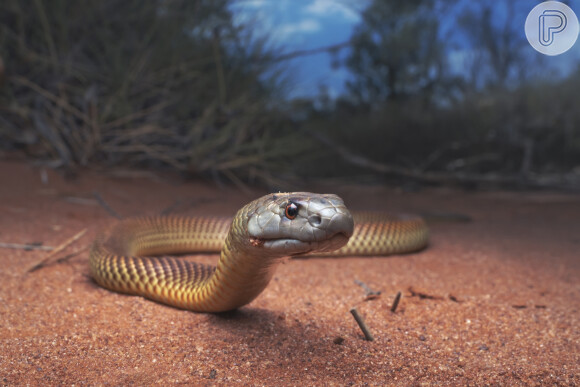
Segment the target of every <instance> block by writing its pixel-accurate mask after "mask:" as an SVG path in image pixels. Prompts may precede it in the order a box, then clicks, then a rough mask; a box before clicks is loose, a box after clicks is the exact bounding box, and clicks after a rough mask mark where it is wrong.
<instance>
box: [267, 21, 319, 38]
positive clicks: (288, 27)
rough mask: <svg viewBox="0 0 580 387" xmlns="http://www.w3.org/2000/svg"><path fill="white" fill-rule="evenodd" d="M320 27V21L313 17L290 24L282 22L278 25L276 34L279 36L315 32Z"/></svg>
mask: <svg viewBox="0 0 580 387" xmlns="http://www.w3.org/2000/svg"><path fill="white" fill-rule="evenodd" d="M321 28H322V26H321V25H320V23H319V22H318V21H317V20H314V19H304V20H301V21H299V22H298V23H292V24H283V25H281V26H280V27H278V31H276V33H277V34H279V35H280V36H288V35H293V34H300V33H302V34H304V33H312V32H317V31H319V30H320V29H321Z"/></svg>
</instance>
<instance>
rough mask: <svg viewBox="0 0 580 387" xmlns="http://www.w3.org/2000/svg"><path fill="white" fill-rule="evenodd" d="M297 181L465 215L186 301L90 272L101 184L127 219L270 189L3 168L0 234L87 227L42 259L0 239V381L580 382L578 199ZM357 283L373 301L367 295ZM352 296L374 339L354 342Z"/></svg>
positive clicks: (224, 207) (384, 203)
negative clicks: (224, 309)
mask: <svg viewBox="0 0 580 387" xmlns="http://www.w3.org/2000/svg"><path fill="white" fill-rule="evenodd" d="M296 190H309V191H314V192H317V191H326V192H334V193H337V194H339V195H341V196H342V197H343V199H345V201H346V203H347V205H348V206H349V207H350V208H351V209H355V210H380V211H389V212H407V213H427V214H431V215H433V214H435V213H439V214H448V213H456V214H462V215H465V216H468V217H469V218H471V221H469V222H457V221H436V222H433V223H431V224H430V228H431V244H430V246H429V247H428V248H427V249H426V250H424V251H421V252H419V253H414V254H408V255H399V256H391V257H376V258H360V257H350V258H311V259H298V260H290V261H288V262H286V263H285V264H283V265H280V267H279V268H278V270H277V272H276V275H275V278H274V280H273V281H272V283H271V284H270V285H269V286H268V288H267V289H266V290H265V291H264V292H263V293H262V294H261V295H260V296H259V297H258V298H257V299H256V300H255V301H254V302H252V303H251V304H249V305H247V306H245V307H243V308H241V309H240V310H238V311H236V312H232V313H226V314H220V315H215V314H203V313H193V312H189V311H184V310H178V309H175V308H172V307H168V306H165V305H161V304H158V303H155V302H151V301H148V300H145V299H143V298H141V297H135V296H127V295H122V294H117V293H113V292H110V291H108V290H105V289H102V288H100V287H99V286H97V285H96V284H95V283H94V282H93V281H92V280H91V278H90V276H89V269H88V249H89V247H90V244H91V241H92V240H93V238H94V237H95V235H96V234H97V233H98V231H99V230H100V229H102V228H103V227H105V226H106V225H108V224H111V223H112V222H115V221H116V219H115V218H114V217H113V216H111V214H110V213H109V212H108V211H107V210H106V209H105V208H104V206H103V205H102V204H101V203H100V202H99V200H98V199H97V196H99V197H101V198H102V199H104V200H105V201H106V202H107V203H108V204H109V205H110V207H111V208H113V209H114V210H115V211H116V212H118V213H119V214H120V215H121V216H123V217H128V216H137V215H145V214H159V213H161V212H166V213H167V212H171V213H181V214H187V215H195V214H202V215H211V214H216V215H233V214H234V213H235V211H236V210H237V209H238V208H239V207H241V206H242V205H243V204H245V203H246V202H248V201H250V200H252V199H253V198H255V197H258V196H260V195H262V194H264V193H266V191H263V190H258V189H256V190H253V191H252V192H242V191H240V190H236V189H234V188H223V187H222V188H219V187H217V186H215V185H214V184H212V183H211V182H204V181H194V182H191V181H189V182H185V181H183V180H180V179H179V178H178V177H176V176H166V175H165V174H163V173H160V172H155V173H152V172H135V171H126V170H125V171H124V170H114V171H108V172H106V173H105V172H96V171H86V172H83V173H82V174H81V175H80V176H78V177H76V178H74V179H71V178H68V179H67V178H64V177H63V176H61V175H59V174H58V173H55V172H54V171H52V170H44V169H42V168H40V167H33V166H31V165H30V164H28V163H26V162H24V161H22V160H20V161H15V160H12V161H10V160H5V161H2V162H0V242H2V243H16V244H35V243H36V244H39V243H42V245H43V246H53V247H56V246H59V245H61V244H63V243H64V242H66V241H67V240H68V239H69V238H71V237H73V236H75V235H77V234H79V232H82V231H83V230H85V229H86V232H85V234H82V235H81V236H80V237H79V238H78V239H76V240H75V241H74V242H73V243H71V244H70V245H69V246H68V247H67V248H66V249H64V250H63V251H60V252H58V253H56V254H52V256H49V254H51V253H50V252H48V251H42V250H29V251H27V250H24V249H14V248H0V265H1V267H0V284H1V285H0V385H9V386H12V385H26V384H30V385H57V384H65V385H151V384H159V385H168V384H191V385H220V384H238V385H257V386H259V385H270V386H279V385H297V386H303V385H365V384H368V385H385V384H387V385H431V384H453V385H487V384H499V385H572V386H574V385H580V253H579V250H580V196H579V195H571V194H565V193H557V192H502V191H499V192H498V191H493V192H465V191H460V190H451V189H443V188H438V189H425V190H422V191H419V192H413V193H407V192H403V191H400V190H395V189H389V188H385V187H377V186H374V187H369V186H365V187H357V186H351V185H338V184H330V183H327V184H325V185H322V184H317V185H315V184H303V185H302V186H296ZM95 193H97V194H98V195H97V196H95ZM47 256H49V257H48V258H49V259H48V261H47V262H45V264H44V266H42V267H41V268H40V269H38V270H33V271H30V269H31V268H33V267H34V266H35V265H37V264H38V263H39V262H41V261H43V260H44V259H45V258H46V257H47ZM196 259H198V260H199V261H202V262H215V260H216V259H217V256H215V255H204V256H198V257H196ZM355 281H361V282H363V283H364V284H366V285H367V286H369V287H370V288H371V289H373V290H376V291H380V292H381V295H380V296H379V297H378V298H375V299H365V290H364V289H363V288H362V287H361V286H360V285H358V284H356V283H355ZM399 291H400V292H402V294H403V297H402V299H401V302H400V304H399V306H398V308H397V310H396V311H395V312H394V313H393V312H391V310H390V309H391V305H392V303H393V299H394V297H395V294H396V293H397V292H399ZM353 307H356V308H357V309H358V311H359V312H360V314H361V315H362V316H363V317H364V318H365V320H366V323H367V325H368V326H369V328H370V330H371V331H372V333H373V335H374V337H375V340H374V341H372V342H370V341H366V340H364V338H363V335H362V333H361V331H360V329H359V327H358V326H357V324H356V323H355V321H354V319H353V318H352V315H351V314H350V313H349V311H350V309H351V308H353Z"/></svg>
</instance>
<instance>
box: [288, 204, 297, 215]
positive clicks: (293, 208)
mask: <svg viewBox="0 0 580 387" xmlns="http://www.w3.org/2000/svg"><path fill="white" fill-rule="evenodd" d="M297 215H298V206H297V205H296V204H294V203H289V204H288V205H287V206H286V217H287V218H289V219H294V218H295V217H296V216H297Z"/></svg>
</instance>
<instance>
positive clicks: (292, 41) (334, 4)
mask: <svg viewBox="0 0 580 387" xmlns="http://www.w3.org/2000/svg"><path fill="white" fill-rule="evenodd" d="M505 1H513V0H505ZM368 2H369V0H358V1H357V0H237V1H236V2H234V4H233V6H232V10H233V14H234V17H235V18H236V21H237V22H239V23H242V24H245V25H251V26H252V28H253V30H254V31H253V32H254V34H256V36H264V35H265V36H268V37H269V39H270V42H271V43H272V44H273V45H274V46H276V47H283V48H284V52H293V51H297V50H309V49H314V48H318V47H325V46H331V45H334V44H338V43H342V42H345V41H347V40H348V39H349V38H350V36H351V34H352V32H353V29H354V27H355V26H356V25H357V24H358V23H359V22H360V21H361V20H360V14H359V11H360V10H362V9H364V7H365V5H366V4H368ZM539 2H540V1H518V2H517V4H518V5H517V6H516V14H515V15H514V23H516V28H515V30H516V31H519V30H521V34H522V36H523V34H524V30H523V23H524V22H525V18H526V16H527V13H528V12H529V11H530V10H531V9H532V8H533V7H534V6H535V5H536V4H538V3H539ZM567 3H568V5H569V6H570V7H571V8H572V9H573V10H574V11H575V12H576V14H577V15H578V14H579V11H580V0H573V1H569V2H567ZM473 4H475V3H474V2H470V1H468V0H460V1H459V2H458V4H457V5H458V7H456V8H455V9H453V10H452V11H453V12H451V13H450V14H448V16H449V17H448V19H447V20H442V21H441V29H442V31H441V34H442V36H450V37H452V36H453V35H454V34H453V32H454V31H453V29H454V28H455V26H454V22H455V20H456V18H457V17H458V15H459V14H460V12H461V7H466V6H467V7H469V6H471V5H473ZM497 4H498V7H497V8H496V11H497V13H498V15H499V17H498V19H499V20H501V19H502V17H503V20H505V9H506V7H505V3H502V2H498V3H497ZM520 24H521V28H520V26H519V25H520ZM451 39H455V40H458V41H461V40H463V41H465V39H461V36H459V37H458V36H455V37H454V38H451ZM475 49H477V48H475ZM529 49H530V53H529V54H530V55H535V52H534V51H533V49H532V48H531V47H529ZM472 50H474V48H473V47H471V48H467V49H466V48H460V49H456V50H455V51H454V52H453V53H451V54H452V55H450V57H449V58H450V59H451V63H450V66H455V67H456V69H455V71H461V68H462V62H461V58H464V57H465V56H466V55H468V54H469V52H470V51H472ZM347 52H348V51H347V50H342V51H341V54H342V57H344V55H345V54H346V53H347ZM538 55H539V54H538ZM454 58H456V59H454ZM457 58H459V59H457ZM543 59H545V60H544V62H543V63H544V65H548V66H551V67H552V68H558V69H560V70H562V71H568V70H569V69H570V67H571V64H572V63H573V64H574V65H576V63H578V60H579V59H580V41H579V42H577V43H576V45H575V46H574V47H573V48H572V49H571V50H570V51H569V52H567V53H565V54H563V55H560V56H558V57H549V58H548V57H546V58H543ZM331 63H332V58H331V56H330V55H329V54H327V53H321V54H316V55H309V56H301V57H298V58H296V59H293V60H289V61H287V63H286V64H287V66H288V68H289V69H290V70H291V75H292V76H293V80H294V81H295V82H294V83H293V90H292V92H291V95H290V96H314V95H316V94H318V92H319V87H320V86H321V85H324V86H326V88H327V90H328V92H329V94H330V95H331V96H333V97H334V96H337V95H339V94H340V93H341V92H342V91H344V83H345V81H346V80H347V79H348V77H349V73H348V70H346V69H345V68H344V67H339V68H332V66H331ZM538 70H539V71H542V69H538Z"/></svg>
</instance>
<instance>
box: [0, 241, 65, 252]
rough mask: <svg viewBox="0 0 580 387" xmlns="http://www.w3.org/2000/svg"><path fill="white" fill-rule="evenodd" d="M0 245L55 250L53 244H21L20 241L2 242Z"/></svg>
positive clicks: (14, 247) (6, 247)
mask: <svg viewBox="0 0 580 387" xmlns="http://www.w3.org/2000/svg"><path fill="white" fill-rule="evenodd" d="M0 247H3V248H5V249H20V250H43V251H51V250H54V247H52V246H42V245H37V244H33V243H30V244H20V243H4V242H0Z"/></svg>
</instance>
